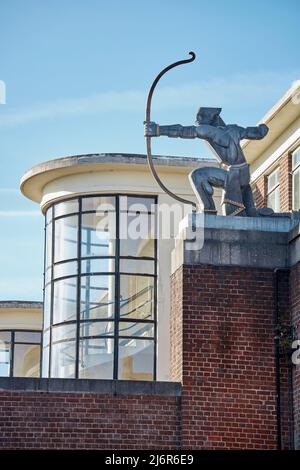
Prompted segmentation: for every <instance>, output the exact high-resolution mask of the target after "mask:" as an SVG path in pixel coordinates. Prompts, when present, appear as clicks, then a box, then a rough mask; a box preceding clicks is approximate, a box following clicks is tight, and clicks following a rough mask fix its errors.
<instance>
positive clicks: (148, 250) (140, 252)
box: [120, 213, 155, 258]
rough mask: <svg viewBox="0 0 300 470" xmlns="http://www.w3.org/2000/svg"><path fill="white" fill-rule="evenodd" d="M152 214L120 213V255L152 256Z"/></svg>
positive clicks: (153, 219) (153, 227) (153, 218)
mask: <svg viewBox="0 0 300 470" xmlns="http://www.w3.org/2000/svg"><path fill="white" fill-rule="evenodd" d="M154 221H155V217H154V215H151V216H148V215H147V214H137V215H132V214H126V213H124V214H120V255H121V256H149V257H152V258H153V257H154V238H153V234H154V233H155V231H154V229H155V226H154Z"/></svg>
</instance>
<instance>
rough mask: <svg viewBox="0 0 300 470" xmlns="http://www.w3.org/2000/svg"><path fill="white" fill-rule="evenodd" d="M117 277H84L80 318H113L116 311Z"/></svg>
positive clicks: (82, 279)
mask: <svg viewBox="0 0 300 470" xmlns="http://www.w3.org/2000/svg"><path fill="white" fill-rule="evenodd" d="M114 301H115V276H113V275H107V276H105V275H104V276H82V277H81V299H80V316H81V318H82V319H90V318H111V317H113V316H114V309H115V304H114Z"/></svg>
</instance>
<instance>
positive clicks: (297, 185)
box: [293, 151, 300, 211]
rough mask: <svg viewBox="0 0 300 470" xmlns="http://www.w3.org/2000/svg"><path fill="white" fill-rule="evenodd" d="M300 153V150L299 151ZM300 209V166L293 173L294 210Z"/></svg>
mask: <svg viewBox="0 0 300 470" xmlns="http://www.w3.org/2000/svg"><path fill="white" fill-rule="evenodd" d="M298 153H299V155H300V151H299V152H298ZM299 209H300V168H298V169H297V170H296V171H295V172H294V173H293V210H295V211H297V210H299Z"/></svg>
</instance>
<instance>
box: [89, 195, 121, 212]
mask: <svg viewBox="0 0 300 470" xmlns="http://www.w3.org/2000/svg"><path fill="white" fill-rule="evenodd" d="M82 211H83V212H84V211H97V212H114V211H115V198H114V197H113V196H102V197H99V196H96V197H83V198H82Z"/></svg>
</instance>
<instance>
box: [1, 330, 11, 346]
mask: <svg viewBox="0 0 300 470" xmlns="http://www.w3.org/2000/svg"><path fill="white" fill-rule="evenodd" d="M3 341H4V342H5V343H9V342H10V341H11V332H10V331H0V342H3Z"/></svg>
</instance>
